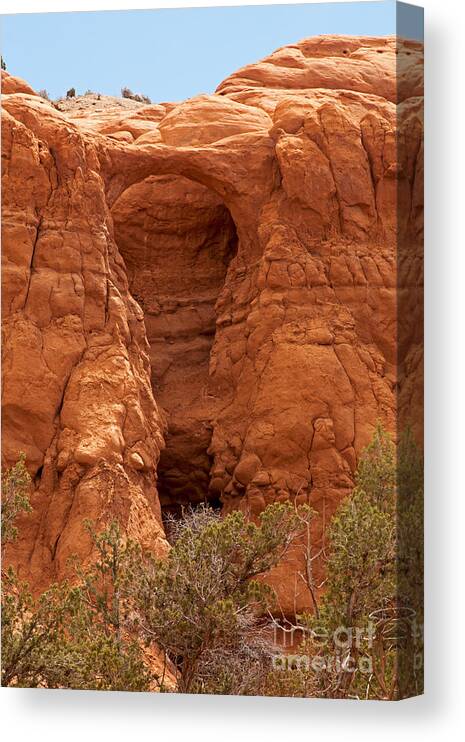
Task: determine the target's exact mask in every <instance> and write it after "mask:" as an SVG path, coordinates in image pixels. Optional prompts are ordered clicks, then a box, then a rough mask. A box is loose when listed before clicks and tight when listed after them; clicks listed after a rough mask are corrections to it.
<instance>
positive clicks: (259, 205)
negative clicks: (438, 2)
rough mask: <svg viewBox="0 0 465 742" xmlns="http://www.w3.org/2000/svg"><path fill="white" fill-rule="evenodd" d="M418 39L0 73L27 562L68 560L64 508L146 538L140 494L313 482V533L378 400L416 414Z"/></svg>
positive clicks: (235, 492)
mask: <svg viewBox="0 0 465 742" xmlns="http://www.w3.org/2000/svg"><path fill="white" fill-rule="evenodd" d="M422 54H423V51H422V46H421V45H420V44H418V43H414V42H407V41H406V42H399V41H397V42H396V40H395V39H394V38H391V37H385V38H371V37H369V38H355V37H347V38H346V37H316V38H312V39H306V40H304V41H302V42H300V43H298V44H295V45H292V46H287V47H284V48H282V49H279V50H278V51H276V52H275V53H274V54H272V55H271V56H270V57H268V58H266V59H264V60H262V61H261V62H259V63H257V64H253V65H249V66H247V67H245V68H243V69H241V70H239V71H238V72H237V73H235V74H233V75H231V77H229V78H228V79H227V80H225V81H224V82H223V83H221V85H220V86H219V87H218V89H217V91H216V93H215V94H213V95H202V96H199V97H196V98H193V99H190V100H187V101H185V102H182V103H179V104H173V103H157V104H153V105H141V104H133V105H128V106H122V105H121V104H120V103H118V102H117V101H116V102H115V101H113V102H112V101H111V100H108V99H105V98H104V97H103V96H102V98H101V99H100V98H99V97H97V96H93V97H92V96H90V97H83V98H80V99H77V100H76V101H75V102H73V104H70V105H66V106H62V108H63V109H64V110H61V111H60V110H57V108H56V107H54V106H53V105H52V104H50V103H49V102H47V101H44V100H42V99H41V98H40V97H38V96H36V95H33V94H32V92H33V91H28V90H27V89H26V90H25V89H24V87H23V83H18V85H15V83H14V82H12V80H13V78H11V77H9V78H8V79H7V81H6V83H4V93H6V94H5V95H4V96H3V98H2V107H3V111H2V117H3V125H2V139H3V143H2V153H3V162H4V165H3V178H2V189H3V204H2V205H3V219H2V224H3V261H4V262H3V280H4V288H3V320H4V341H3V353H4V360H3V374H4V380H3V393H4V399H3V455H4V461H5V463H6V464H11V463H12V462H14V461H15V460H16V459H17V457H18V453H19V451H25V452H26V454H27V461H28V464H29V467H30V469H31V473H32V474H33V476H34V481H35V487H36V489H35V493H34V496H33V506H34V513H33V515H31V516H27V517H26V518H25V524H24V528H23V530H22V533H23V537H22V539H21V541H20V542H19V545H18V546H17V547H15V555H14V559H15V561H16V562H17V563H18V564H19V565H20V567H21V569H22V572H23V573H24V574H25V575H28V574H29V575H32V577H33V580H34V581H35V583H36V584H45V583H46V582H47V581H48V580H50V579H51V578H53V577H56V576H58V577H60V576H62V575H63V574H65V573H66V560H67V558H68V556H69V555H70V554H72V553H78V554H79V555H80V556H81V557H82V558H86V557H87V556H88V554H89V548H90V546H89V544H88V543H87V541H86V539H85V538H84V536H83V532H82V520H83V519H84V518H86V517H89V518H92V519H94V520H97V521H100V520H101V521H104V520H105V519H108V518H109V517H111V516H113V515H115V514H116V515H118V516H119V517H120V518H122V519H123V520H124V522H126V523H127V528H128V531H129V533H130V534H131V535H133V536H135V537H136V538H138V539H139V540H142V541H143V542H144V543H145V544H147V545H148V546H152V548H155V549H158V550H163V549H164V548H165V543H166V542H165V541H164V535H163V528H162V523H161V515H160V502H161V504H162V506H163V507H164V508H166V509H171V510H176V509H177V508H179V507H181V506H182V505H184V504H186V503H189V502H193V503H197V502H200V501H203V500H205V499H208V500H210V501H211V502H213V503H214V504H215V505H217V506H221V507H222V508H223V509H224V510H225V511H229V510H231V509H235V508H241V509H244V510H245V511H247V512H248V513H250V515H251V516H252V517H253V516H255V515H257V514H258V513H260V512H261V510H263V508H264V507H265V506H266V505H267V504H268V503H270V502H273V501H275V500H278V501H279V500H287V499H291V500H292V501H296V502H299V503H300V502H310V503H311V505H312V506H313V507H314V508H315V509H316V510H317V511H318V513H319V519H318V523H316V524H315V533H314V540H315V543H317V544H322V543H323V540H324V528H325V523H326V522H327V521H328V518H329V517H330V516H331V514H332V513H333V512H334V510H335V508H336V507H337V505H338V504H339V502H340V501H341V499H342V498H343V497H344V496H345V495H346V494H347V493H348V492H349V491H350V489H351V487H352V486H353V473H354V470H355V466H356V462H357V457H358V455H359V454H360V451H361V450H362V448H363V447H364V446H365V445H366V444H367V443H368V441H369V439H370V437H371V435H372V432H373V429H374V426H375V424H376V421H377V420H378V419H379V420H381V421H382V422H383V424H384V425H385V426H386V427H387V428H388V429H390V430H391V431H393V432H394V433H395V432H396V430H397V428H399V427H401V426H402V425H403V424H404V423H406V422H407V421H410V422H412V423H413V425H414V427H415V429H416V430H417V432H418V433H420V432H421V431H420V428H421V425H420V422H419V420H420V415H419V412H418V411H419V409H420V406H421V394H420V392H419V391H418V390H419V386H418V383H417V380H418V378H419V375H420V374H421V321H420V319H421V241H422V224H423V215H422V78H421V73H422ZM26 88H27V86H26ZM301 558H302V557H301V554H300V553H299V550H298V549H296V550H295V551H294V552H293V554H292V555H291V557H290V558H289V560H288V562H287V563H286V564H283V565H280V566H279V567H278V568H277V569H276V571H275V574H274V584H275V586H276V587H277V588H278V592H279V597H280V601H281V605H282V608H283V611H284V612H285V613H292V612H294V611H295V610H296V609H297V610H298V609H301V608H302V607H303V606H307V605H308V604H309V596H308V592H307V590H306V587H305V584H304V581H303V580H301V579H300V578H299V571H300V569H301V566H299V565H301ZM318 569H319V568H318V566H317V572H318Z"/></svg>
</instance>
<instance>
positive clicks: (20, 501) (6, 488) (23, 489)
mask: <svg viewBox="0 0 465 742" xmlns="http://www.w3.org/2000/svg"><path fill="white" fill-rule="evenodd" d="M30 488H31V477H30V475H29V472H28V470H27V468H26V454H24V453H21V454H20V455H19V459H18V461H17V462H16V464H15V465H14V466H13V467H11V469H8V470H7V471H6V472H3V474H2V550H3V547H4V546H5V544H7V543H8V542H11V541H15V540H16V536H17V533H18V529H17V527H16V525H15V523H16V519H17V518H18V515H19V514H20V513H21V512H30V511H31V505H30V502H29V491H30Z"/></svg>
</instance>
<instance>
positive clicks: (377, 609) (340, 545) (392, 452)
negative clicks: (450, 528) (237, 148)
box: [303, 425, 423, 699]
mask: <svg viewBox="0 0 465 742" xmlns="http://www.w3.org/2000/svg"><path fill="white" fill-rule="evenodd" d="M422 482H423V479H422V460H421V457H420V456H419V454H418V451H417V449H416V446H415V444H414V442H413V438H412V436H411V434H410V432H409V431H407V433H406V434H404V435H403V436H402V437H401V440H400V442H399V444H398V446H397V447H396V445H395V444H394V442H393V441H392V439H391V437H390V436H389V434H388V433H386V432H385V431H384V430H383V429H382V427H381V426H380V425H378V426H377V428H376V430H375V433H374V436H373V439H372V441H371V443H370V444H369V445H368V447H367V448H366V449H365V451H364V452H363V454H362V456H361V459H360V462H359V465H358V468H357V473H356V486H355V488H354V490H353V492H352V494H351V496H350V497H349V498H347V499H346V500H345V501H344V502H343V503H342V505H341V506H340V508H339V509H338V511H337V513H336V514H335V516H334V518H333V520H332V522H331V524H330V527H329V531H328V555H327V565H326V573H327V578H326V590H325V593H324V595H323V598H322V600H321V603H320V606H319V611H318V613H317V616H316V617H315V616H306V617H304V623H306V624H307V626H308V627H309V628H310V629H311V632H312V635H311V637H310V639H308V640H307V641H306V642H305V644H304V647H303V649H304V651H306V652H307V653H308V655H309V657H315V656H319V655H321V656H323V655H324V654H325V653H328V648H329V655H330V656H331V657H332V660H333V662H332V664H331V666H330V667H328V666H326V667H325V668H324V670H323V671H322V672H321V673H320V674H319V681H320V693H321V694H322V695H327V696H330V697H335V696H336V697H337V696H340V697H346V696H349V695H353V696H354V697H363V698H365V697H371V698H383V699H388V698H393V697H400V696H401V695H406V694H407V693H408V692H409V689H410V690H411V689H412V682H413V683H414V684H415V683H417V679H416V678H415V677H413V674H412V667H413V657H411V656H410V655H411V654H412V651H413V650H412V633H413V632H414V631H415V628H414V626H413V625H412V621H411V618H412V616H415V617H416V619H415V620H417V621H419V622H421V620H422V619H421V615H422V613H421V604H422V590H421V588H420V589H419V590H418V589H416V584H417V583H418V575H419V573H420V572H421V570H422V561H421V551H422V540H421V533H422V501H423V490H422ZM321 637H324V638H325V641H324V642H323V646H322V645H321V643H320V640H321ZM341 638H342V641H341ZM328 642H329V644H328ZM406 658H407V660H406V661H407V662H408V663H410V666H409V670H408V671H405V672H402V673H401V672H400V666H401V665H402V663H403V662H404V661H405V659H406ZM349 660H350V663H351V668H352V669H348V661H349ZM364 660H366V662H365V666H366V667H371V672H369V673H367V674H365V675H364V674H363V673H362V672H361V671H360V666H361V661H364ZM411 660H412V661H411ZM354 663H355V664H354ZM401 675H402V676H403V677H401ZM417 686H418V684H417ZM416 689H418V687H417V688H416Z"/></svg>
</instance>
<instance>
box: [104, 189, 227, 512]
mask: <svg viewBox="0 0 465 742" xmlns="http://www.w3.org/2000/svg"><path fill="white" fill-rule="evenodd" d="M112 213H113V220H114V225H115V236H116V241H117V243H118V247H119V250H120V252H121V255H122V256H123V258H124V260H125V263H126V268H127V274H128V279H129V286H130V291H131V293H132V295H133V297H134V298H135V299H136V301H138V303H139V305H140V306H141V308H142V310H143V312H144V317H145V324H146V329H147V337H148V341H149V345H150V360H151V366H152V387H153V391H154V396H155V399H156V400H157V403H158V404H159V405H160V406H161V407H162V409H163V410H164V412H165V414H166V423H167V430H166V433H165V442H166V447H165V449H164V450H163V451H162V453H161V457H160V461H159V465H158V492H159V497H160V503H161V507H162V510H164V511H165V513H166V512H171V513H178V512H180V510H181V509H182V507H185V506H186V505H189V504H193V505H195V504H198V503H200V502H203V501H208V502H211V503H212V504H213V505H214V506H215V507H220V503H219V500H218V499H217V498H216V496H214V495H212V494H209V483H210V469H211V466H212V463H213V462H212V457H211V456H210V455H209V454H208V448H209V446H210V442H211V437H212V428H213V421H214V418H215V410H216V406H217V404H218V403H219V401H220V400H218V399H217V398H216V397H215V396H214V395H213V394H212V393H211V389H210V388H209V381H210V374H209V366H210V353H211V350H212V347H213V344H214V340H215V332H216V310H215V305H216V302H217V299H218V297H219V295H220V293H221V291H222V289H223V286H224V283H225V278H226V273H227V270H228V266H229V264H230V261H231V260H232V258H233V257H234V256H235V254H236V251H237V233H236V228H235V225H234V222H233V219H232V217H231V214H230V212H229V210H228V209H227V208H226V206H225V205H224V203H223V202H222V200H221V199H220V198H219V197H218V196H217V195H216V194H215V193H213V192H212V191H211V190H210V189H208V188H206V187H205V186H203V185H200V184H198V183H195V182H193V181H191V180H188V179H186V178H183V177H180V176H170V175H168V176H152V177H150V178H147V179H146V180H144V181H143V182H141V183H138V184H136V185H134V186H131V187H130V188H129V189H128V190H127V191H125V192H124V193H123V194H122V196H121V197H120V198H119V199H118V200H117V201H116V203H115V204H114V206H113V209H112Z"/></svg>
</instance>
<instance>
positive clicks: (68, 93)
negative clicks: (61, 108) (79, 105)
mask: <svg viewBox="0 0 465 742" xmlns="http://www.w3.org/2000/svg"><path fill="white" fill-rule="evenodd" d="M66 97H67V98H75V97H76V89H75V88H70V89H69V90H67V91H66Z"/></svg>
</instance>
